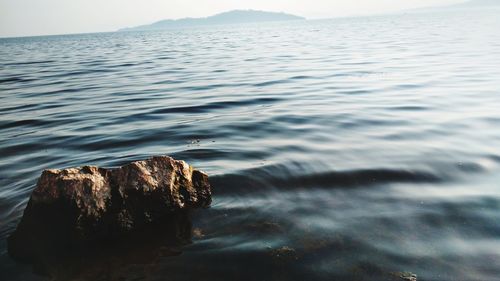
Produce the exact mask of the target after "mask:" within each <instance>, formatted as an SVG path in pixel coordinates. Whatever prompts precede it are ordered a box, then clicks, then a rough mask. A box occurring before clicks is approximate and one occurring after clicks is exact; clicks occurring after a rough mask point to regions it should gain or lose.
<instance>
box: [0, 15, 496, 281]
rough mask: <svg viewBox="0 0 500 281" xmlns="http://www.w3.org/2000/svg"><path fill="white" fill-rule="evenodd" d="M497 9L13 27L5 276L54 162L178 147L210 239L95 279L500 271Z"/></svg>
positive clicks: (4, 93) (19, 271) (431, 275)
mask: <svg viewBox="0 0 500 281" xmlns="http://www.w3.org/2000/svg"><path fill="white" fill-rule="evenodd" d="M499 15H500V10H498V9H495V8H489V9H475V10H470V11H467V10H465V11H455V12H448V13H444V12H443V13H433V14H432V13H431V14H405V15H392V16H381V17H364V18H346V19H336V20H324V21H304V22H289V23H269V24H262V25H260V24H248V25H235V26H227V27H210V28H196V29H195V28H189V29H179V30H166V31H153V32H128V33H105V34H84V35H71V36H51V37H32V38H11V39H1V40H0V134H1V138H0V277H1V278H0V279H2V280H45V279H46V278H45V277H41V276H39V275H36V274H34V273H32V270H31V268H30V267H29V266H26V265H21V264H18V263H16V262H15V261H13V260H11V259H10V258H9V257H8V255H7V253H6V241H5V239H6V237H7V236H8V235H9V234H10V233H11V232H12V231H13V230H14V229H15V226H16V224H17V223H18V222H19V220H20V217H21V215H22V211H23V209H24V207H25V205H26V203H27V200H28V198H29V195H30V192H31V190H32V189H33V188H34V185H35V184H36V180H37V178H38V176H39V175H40V173H41V171H42V170H43V169H46V168H64V167H70V166H81V165H87V164H95V165H100V166H106V167H115V166H119V165H121V164H124V163H127V162H129V161H132V160H138V159H143V158H147V157H149V156H151V155H158V154H168V155H171V156H174V157H176V158H179V159H184V160H186V161H188V162H189V163H190V164H192V165H194V166H196V167H197V168H200V169H202V170H205V171H206V172H208V173H209V174H210V175H211V178H212V184H213V186H214V202H213V206H212V208H210V209H208V210H202V211H198V212H196V213H194V214H193V217H192V224H193V228H194V230H195V231H194V235H193V237H192V240H193V243H192V244H190V245H188V246H186V247H184V248H182V253H180V254H179V255H175V256H172V255H169V254H161V253H159V254H158V253H155V255H154V257H153V258H152V257H149V256H147V257H142V256H140V257H139V258H136V259H135V260H134V261H128V262H125V261H118V262H117V263H118V264H119V266H114V267H113V266H109V264H107V263H104V264H103V266H101V267H98V268H97V269H95V272H92V273H89V274H87V275H86V276H84V277H82V278H83V279H84V280H85V279H88V280H164V279H165V278H166V276H168V278H169V280H386V278H387V276H388V275H390V273H391V272H401V271H409V272H413V273H416V274H418V276H419V280H436V281H438V280H439V281H445V280H450V281H457V280H458V281H460V280H462V281H472V280H478V281H479V280H484V281H493V280H500V277H499V276H500V250H499V249H500V190H499V178H500V177H499V176H498V175H499V171H500V131H499V130H498V128H499V126H500V110H499V108H500V67H499V65H500V32H498V30H500V16H499ZM115 265H116V264H115ZM96 276H98V277H99V278H96Z"/></svg>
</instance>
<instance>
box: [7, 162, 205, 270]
mask: <svg viewBox="0 0 500 281" xmlns="http://www.w3.org/2000/svg"><path fill="white" fill-rule="evenodd" d="M210 203H211V187H210V183H209V181H208V176H207V175H206V174H205V173H203V172H201V171H198V170H195V169H193V168H192V167H191V166H189V165H188V164H187V163H186V162H184V161H178V160H174V159H172V158H171V157H168V156H158V157H153V158H151V159H148V160H144V161H137V162H132V163H130V164H127V165H125V166H122V167H120V168H116V169H103V168H98V167H93V166H85V167H81V168H71V169H64V170H46V171H44V172H43V173H42V175H41V177H40V179H39V180H38V184H37V187H36V188H35V190H34V191H33V193H32V195H31V198H30V200H29V202H28V205H27V207H26V209H25V211H24V215H23V218H22V219H21V222H20V223H19V225H18V227H17V229H16V230H15V232H14V233H13V234H12V235H11V236H10V237H9V239H8V251H9V254H10V255H11V256H12V257H14V258H17V259H21V260H26V261H31V262H33V261H34V260H37V259H46V254H47V253H50V254H51V255H56V254H57V253H58V251H61V252H64V251H70V250H75V249H84V248H86V247H88V245H93V246H94V245H96V244H99V243H102V242H104V243H106V241H108V242H109V241H113V240H116V239H117V238H119V239H121V238H123V237H124V236H129V235H131V234H133V233H135V232H140V231H142V230H143V229H144V228H145V227H151V225H156V224H157V225H161V226H162V227H165V226H167V227H168V228H169V231H170V233H173V234H174V236H176V235H177V236H182V234H183V233H185V232H186V224H185V223H183V224H177V223H176V219H175V218H176V217H178V216H179V214H180V215H181V216H182V217H184V216H185V215H186V212H188V210H190V209H193V208H202V207H208V206H209V205H210ZM184 221H185V220H184ZM187 231H188V232H189V231H190V230H189V229H187Z"/></svg>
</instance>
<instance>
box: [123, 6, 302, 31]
mask: <svg viewBox="0 0 500 281" xmlns="http://www.w3.org/2000/svg"><path fill="white" fill-rule="evenodd" d="M304 19H305V18H303V17H299V16H294V15H290V14H285V13H274V12H264V11H255V10H234V11H229V12H225V13H220V14H217V15H214V16H210V17H206V18H184V19H178V20H162V21H158V22H155V23H153V24H148V25H141V26H137V27H130V28H123V29H120V30H119V31H131V30H157V29H165V28H172V27H184V26H199V25H215V24H235V23H253V22H269V21H289V20H304Z"/></svg>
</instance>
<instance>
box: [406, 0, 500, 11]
mask: <svg viewBox="0 0 500 281" xmlns="http://www.w3.org/2000/svg"><path fill="white" fill-rule="evenodd" d="M485 7H500V0H470V1H465V2H462V3H458V4H453V5H447V6H437V7H427V8H418V9H413V10H410V12H432V11H445V10H456V9H466V8H485Z"/></svg>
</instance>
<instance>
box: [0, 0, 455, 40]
mask: <svg viewBox="0 0 500 281" xmlns="http://www.w3.org/2000/svg"><path fill="white" fill-rule="evenodd" d="M458 2H464V0H240V1H236V0H0V37H9V36H28V35H46V34H67V33H85V32H101V31H114V30H117V29H119V28H122V27H130V26H136V25H141V24H148V23H152V22H155V21H158V20H162V19H177V18H183V17H205V16H210V15H213V14H216V13H219V12H224V11H228V10H234V9H254V10H265V11H274V12H286V13H291V14H295V15H299V16H303V17H306V18H308V19H317V18H332V17H339V16H353V15H365V14H377V13H385V12H393V11H398V10H404V9H411V8H417V7H426V6H436V5H447V4H452V3H458Z"/></svg>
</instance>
